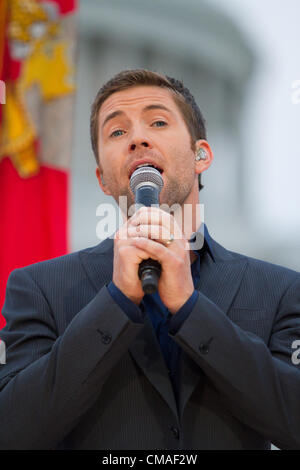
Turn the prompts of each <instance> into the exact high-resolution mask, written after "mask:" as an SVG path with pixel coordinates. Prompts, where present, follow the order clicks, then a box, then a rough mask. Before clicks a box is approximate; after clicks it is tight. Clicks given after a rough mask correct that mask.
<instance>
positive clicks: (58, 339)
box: [0, 268, 143, 449]
mask: <svg viewBox="0 0 300 470" xmlns="http://www.w3.org/2000/svg"><path fill="white" fill-rule="evenodd" d="M2 313H3V315H4V317H5V319H6V326H5V328H4V329H3V330H2V331H1V332H0V337H1V339H2V340H3V341H4V342H5V344H6V364H5V365H1V366H0V390H1V391H0V423H1V428H0V448H1V449H50V448H54V447H56V446H57V445H58V444H59V442H60V441H61V440H62V439H63V438H64V437H65V436H66V435H67V434H68V433H69V432H70V430H71V429H72V428H73V427H74V426H75V425H76V424H77V423H78V422H79V420H80V418H81V417H82V415H83V414H84V413H85V412H86V411H87V410H88V409H89V407H91V406H92V405H93V404H94V402H95V401H96V399H97V397H98V396H99V391H100V390H101V386H102V385H103V383H104V382H105V380H106V378H107V376H108V375H109V373H110V371H111V370H112V368H113V367H114V365H115V364H116V363H117V362H118V360H119V359H120V358H121V357H122V356H123V354H124V352H125V351H126V350H127V349H128V346H129V345H130V343H131V342H132V341H133V339H134V338H135V336H136V335H137V334H138V333H139V331H140V329H141V328H142V326H143V324H142V323H133V322H131V321H130V320H129V319H128V317H127V316H126V315H125V314H124V312H122V310H121V309H120V308H119V307H118V305H117V304H116V303H115V302H113V301H112V298H111V296H110V294H109V293H108V291H107V288H106V286H104V287H103V288H102V289H101V290H100V291H99V292H98V293H97V295H96V296H95V297H94V298H93V299H92V301H91V302H89V303H88V305H86V306H85V307H84V308H83V309H82V310H81V311H80V312H78V313H77V314H76V315H75V317H74V318H73V320H72V321H71V322H70V324H69V325H68V327H67V328H66V330H65V331H64V333H63V334H62V335H60V336H58V334H57V329H56V325H55V317H54V315H53V312H51V308H50V306H49V304H48V302H47V300H46V298H45V296H44V295H43V292H42V290H41V289H40V288H39V286H38V284H37V281H35V280H34V279H33V278H32V277H31V275H30V271H28V270H27V269H26V268H24V269H19V270H15V271H14V272H13V273H12V274H11V275H10V278H9V280H8V283H7V292H6V300H5V304H4V308H3V312H2Z"/></svg>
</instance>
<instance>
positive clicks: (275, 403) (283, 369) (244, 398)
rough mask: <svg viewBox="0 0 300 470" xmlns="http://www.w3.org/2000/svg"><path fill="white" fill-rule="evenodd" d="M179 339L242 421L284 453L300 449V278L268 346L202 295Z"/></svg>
mask: <svg viewBox="0 0 300 470" xmlns="http://www.w3.org/2000/svg"><path fill="white" fill-rule="evenodd" d="M173 338H174V340H175V341H176V342H177V343H178V344H179V345H180V346H181V347H182V348H183V349H184V350H185V351H186V352H187V353H188V354H189V355H190V356H191V357H192V358H193V360H194V361H195V362H196V363H197V364H198V365H199V366H200V367H201V369H202V370H203V371H204V373H205V374H206V375H207V377H209V379H210V380H211V381H212V382H213V384H214V386H215V387H216V389H217V390H218V392H219V396H220V400H221V401H222V403H223V404H224V406H225V407H226V408H227V409H228V410H229V411H230V412H231V413H232V414H233V415H234V416H235V417H236V418H237V419H239V420H240V421H241V422H243V423H244V424H246V425H247V426H249V427H251V428H253V429H254V430H256V431H257V432H258V433H260V434H261V435H263V436H265V437H266V438H267V439H268V440H269V441H270V442H272V443H273V444H275V445H276V446H277V447H279V448H281V449H299V448H300V399H299V396H300V366H299V365H298V364H294V363H293V361H292V356H293V353H295V350H294V349H293V344H298V345H299V343H298V341H299V340H300V280H299V277H298V278H297V280H295V281H294V282H293V283H292V284H291V285H290V287H289V288H288V289H287V291H286V292H285V294H284V295H283V297H282V299H281V302H280V305H279V306H278V310H277V315H276V317H275V321H274V323H273V331H272V334H271V337H270V341H269V344H268V345H266V344H265V343H264V341H263V340H262V339H261V338H259V337H258V336H257V335H255V334H254V333H251V332H248V331H244V330H243V329H242V328H240V327H239V326H237V325H236V324H234V323H233V322H232V321H231V320H230V319H229V318H228V316H226V315H225V314H224V313H223V312H222V311H221V310H220V308H219V307H218V306H217V305H215V304H214V303H213V302H211V301H210V300H209V299H208V298H207V297H206V296H205V295H203V294H202V293H200V294H199V298H198V301H197V303H196V305H195V307H194V309H193V311H192V313H191V315H190V316H189V317H188V319H187V320H186V321H185V322H184V324H183V325H182V327H181V328H180V330H179V331H178V333H177V334H176V335H175V336H173ZM296 341H297V343H294V342H296ZM294 355H295V354H294ZM294 362H295V361H294ZM298 362H299V361H298Z"/></svg>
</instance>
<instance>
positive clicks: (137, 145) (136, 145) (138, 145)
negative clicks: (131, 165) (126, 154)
mask: <svg viewBox="0 0 300 470" xmlns="http://www.w3.org/2000/svg"><path fill="white" fill-rule="evenodd" d="M141 147H146V148H150V144H149V142H147V141H146V140H143V141H141V142H137V141H135V142H131V144H130V145H129V150H130V151H131V152H132V151H133V150H136V149H137V150H138V149H139V148H141Z"/></svg>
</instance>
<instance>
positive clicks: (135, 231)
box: [128, 224, 172, 244]
mask: <svg viewBox="0 0 300 470" xmlns="http://www.w3.org/2000/svg"><path fill="white" fill-rule="evenodd" d="M128 236H129V237H144V238H151V239H152V240H155V241H157V242H159V243H164V244H167V242H168V241H169V240H170V239H171V238H172V234H171V233H170V231H169V230H167V229H166V228H165V227H164V226H161V225H146V224H141V225H137V226H133V227H128Z"/></svg>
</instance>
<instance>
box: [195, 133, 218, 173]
mask: <svg viewBox="0 0 300 470" xmlns="http://www.w3.org/2000/svg"><path fill="white" fill-rule="evenodd" d="M199 155H201V158H199ZM213 159H214V154H213V151H212V149H211V147H210V145H209V143H208V142H207V141H206V140H204V139H199V140H197V142H196V144H195V163H196V166H195V170H196V173H197V174H199V173H202V172H203V171H205V170H207V168H209V167H210V165H211V164H212V161H213Z"/></svg>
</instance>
